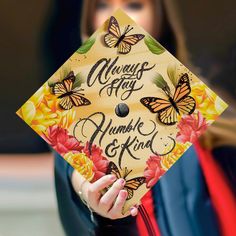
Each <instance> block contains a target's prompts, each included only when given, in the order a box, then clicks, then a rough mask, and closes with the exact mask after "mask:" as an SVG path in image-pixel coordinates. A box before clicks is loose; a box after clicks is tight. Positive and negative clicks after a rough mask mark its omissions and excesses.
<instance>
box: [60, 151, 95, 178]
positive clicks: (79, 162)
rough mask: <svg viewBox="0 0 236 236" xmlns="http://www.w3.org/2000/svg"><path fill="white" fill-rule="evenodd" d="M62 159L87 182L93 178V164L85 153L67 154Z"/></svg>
mask: <svg viewBox="0 0 236 236" xmlns="http://www.w3.org/2000/svg"><path fill="white" fill-rule="evenodd" d="M64 159H65V160H66V161H67V162H69V163H70V164H71V165H72V166H73V167H74V168H75V169H76V170H77V171H78V172H79V173H80V174H81V175H83V176H84V178H86V179H87V180H88V181H91V180H92V179H93V177H94V172H93V166H94V164H93V162H92V161H91V160H90V159H89V158H88V157H87V155H86V154H85V153H73V152H68V153H66V154H65V155H64Z"/></svg>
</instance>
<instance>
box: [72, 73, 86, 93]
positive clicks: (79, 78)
mask: <svg viewBox="0 0 236 236" xmlns="http://www.w3.org/2000/svg"><path fill="white" fill-rule="evenodd" d="M82 83H84V80H83V78H82V76H81V74H80V73H78V74H77V75H76V76H75V82H74V84H73V89H74V88H76V87H80V86H81V84H82Z"/></svg>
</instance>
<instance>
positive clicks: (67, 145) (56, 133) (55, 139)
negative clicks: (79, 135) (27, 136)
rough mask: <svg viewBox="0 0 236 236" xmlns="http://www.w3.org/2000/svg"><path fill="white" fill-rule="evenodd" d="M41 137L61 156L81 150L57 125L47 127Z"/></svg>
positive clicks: (76, 142) (75, 141)
mask: <svg viewBox="0 0 236 236" xmlns="http://www.w3.org/2000/svg"><path fill="white" fill-rule="evenodd" d="M42 136H43V138H44V139H45V140H46V141H47V142H48V143H49V144H50V145H51V146H52V147H53V148H54V149H55V150H56V151H57V152H58V153H59V154H61V155H64V154H66V153H67V152H69V151H72V152H81V150H82V149H83V146H81V145H80V142H78V141H77V139H76V138H75V137H74V136H72V135H69V134H68V131H67V130H66V129H63V128H61V127H60V126H58V125H53V126H49V127H48V128H47V130H46V132H45V134H43V135H42Z"/></svg>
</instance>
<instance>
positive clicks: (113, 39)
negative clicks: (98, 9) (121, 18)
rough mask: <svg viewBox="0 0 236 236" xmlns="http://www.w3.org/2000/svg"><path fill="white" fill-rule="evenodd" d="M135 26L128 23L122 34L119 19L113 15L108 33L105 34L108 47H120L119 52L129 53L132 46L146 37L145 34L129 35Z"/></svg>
mask: <svg viewBox="0 0 236 236" xmlns="http://www.w3.org/2000/svg"><path fill="white" fill-rule="evenodd" d="M132 29H133V27H130V25H128V26H127V27H126V28H125V31H124V33H123V34H122V35H121V33H120V26H119V24H118V21H117V20H116V18H115V17H114V16H111V18H110V21H109V25H108V33H107V34H106V35H105V36H104V42H105V44H106V46H107V47H110V48H118V53H120V54H127V53H129V52H130V50H131V46H133V45H135V44H137V43H138V42H139V41H140V40H142V39H143V38H144V35H143V34H132V35H127V36H126V34H127V33H129V32H130V31H131V30H132Z"/></svg>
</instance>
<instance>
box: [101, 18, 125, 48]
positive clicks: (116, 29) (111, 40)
mask: <svg viewBox="0 0 236 236" xmlns="http://www.w3.org/2000/svg"><path fill="white" fill-rule="evenodd" d="M120 36H121V33H120V26H119V24H118V21H117V20H116V18H115V17H114V16H111V18H110V21H109V25H108V34H106V35H105V36H104V42H105V44H106V46H108V47H110V48H113V47H115V45H116V43H117V42H118V40H119V38H120Z"/></svg>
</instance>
